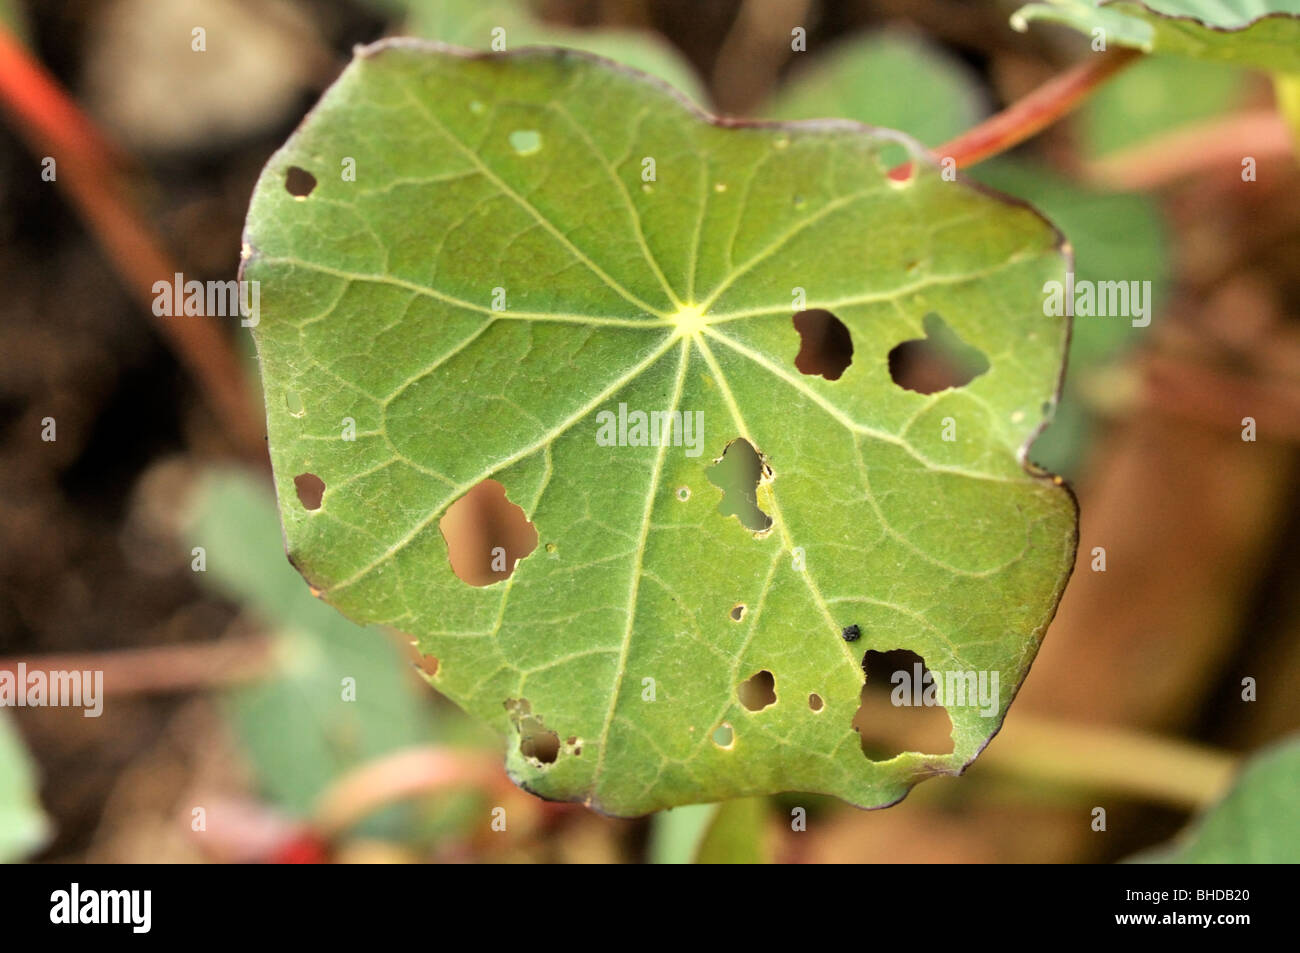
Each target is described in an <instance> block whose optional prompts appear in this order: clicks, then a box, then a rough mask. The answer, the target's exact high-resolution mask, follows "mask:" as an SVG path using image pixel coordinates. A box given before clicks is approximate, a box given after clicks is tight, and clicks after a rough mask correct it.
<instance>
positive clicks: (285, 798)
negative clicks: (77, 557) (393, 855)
mask: <svg viewBox="0 0 1300 953" xmlns="http://www.w3.org/2000/svg"><path fill="white" fill-rule="evenodd" d="M274 513H275V510H274V504H273V502H272V500H271V499H270V498H269V496H268V495H267V494H266V493H265V491H263V490H262V489H261V487H260V486H259V485H258V484H257V482H256V481H255V480H254V478H253V477H252V476H251V475H249V474H246V473H244V472H242V471H233V470H218V471H213V472H211V473H209V474H207V475H206V476H205V477H204V479H203V481H202V482H201V483H200V485H199V486H198V487H197V488H196V491H195V495H194V499H193V503H192V505H191V512H190V525H189V528H188V530H187V535H188V537H189V539H190V541H191V543H192V545H195V546H202V547H204V549H205V550H206V558H207V572H206V573H203V574H202V576H201V578H202V580H203V581H204V582H206V583H209V584H210V585H212V586H213V587H214V588H216V589H218V590H219V591H221V592H222V593H223V594H225V595H227V596H229V597H231V598H234V599H236V600H238V601H240V602H241V603H242V604H244V605H246V606H248V607H249V609H250V611H252V612H253V613H254V614H255V615H256V616H258V617H259V618H260V619H261V620H262V621H263V622H265V623H267V624H269V625H271V626H273V627H274V638H275V641H276V649H275V656H276V658H277V659H278V660H279V662H280V668H279V669H278V670H277V672H276V673H275V674H274V675H273V676H272V677H270V678H268V679H266V680H265V681H259V682H255V683H250V684H246V685H242V686H239V687H237V688H234V689H231V690H230V691H229V692H228V695H227V698H228V703H229V710H230V713H231V717H232V719H233V724H234V726H235V728H236V731H237V732H238V734H239V738H240V741H241V743H242V746H243V749H244V751H245V752H246V753H247V754H248V756H249V758H250V760H251V762H252V765H253V767H254V769H255V771H256V773H257V777H258V779H259V781H260V783H261V785H262V788H263V790H264V792H265V793H266V794H267V796H268V797H270V798H271V799H272V800H274V801H275V802H276V803H277V804H279V805H281V806H282V807H284V808H286V809H287V810H289V811H291V812H294V813H297V814H300V815H303V814H307V813H308V812H309V811H310V810H311V808H312V806H313V805H314V803H315V801H316V799H317V797H318V796H319V795H320V794H321V792H322V791H324V790H325V788H327V787H328V786H329V784H330V783H331V782H332V781H334V780H335V779H336V778H337V777H338V776H339V775H341V774H343V773H344V772H346V771H348V770H349V769H351V768H353V767H356V766H358V765H360V764H362V763H364V762H365V761H368V760H370V759H372V758H375V757H378V756H380V755H383V754H387V753H389V752H392V751H397V750H399V749H402V748H406V747H410V746H414V745H420V744H428V743H430V742H431V741H433V740H434V739H435V738H436V739H437V740H439V741H440V742H444V743H447V742H451V743H456V742H457V741H460V742H462V743H464V742H465V741H467V740H471V739H473V738H474V737H475V736H474V734H473V733H472V732H468V731H467V730H466V728H465V727H464V726H458V725H457V722H458V721H459V719H455V718H448V717H445V716H444V717H441V718H439V717H437V716H436V715H435V712H434V709H433V706H432V705H431V698H429V697H426V693H425V692H422V691H421V686H420V682H419V681H418V680H417V679H416V678H415V677H414V676H413V674H412V672H411V663H410V662H409V661H408V660H407V659H406V658H405V657H403V655H402V653H401V652H400V651H399V650H398V648H397V646H395V645H394V644H393V641H392V639H391V638H390V637H389V636H387V635H386V634H385V633H383V632H380V631H376V630H369V631H367V630H365V629H362V628H361V627H359V626H357V625H354V624H353V623H351V622H349V621H348V620H347V619H345V618H344V617H343V616H341V615H339V614H338V613H337V612H335V611H334V610H333V609H331V608H329V607H328V606H325V605H322V604H321V603H320V602H319V601H318V600H316V599H314V598H313V597H312V596H311V594H310V592H309V591H308V590H307V588H306V587H305V586H303V584H302V578H301V577H300V576H299V575H298V574H297V573H296V572H294V570H293V568H292V567H291V566H290V565H289V564H288V562H287V561H286V560H285V558H284V547H283V541H282V539H281V538H280V535H279V534H278V533H277V532H276V530H275V515H274ZM345 678H351V679H354V680H355V686H356V693H355V694H356V700H355V701H346V700H344V697H343V679H345ZM393 829H394V830H396V829H398V828H396V827H395V828H393Z"/></svg>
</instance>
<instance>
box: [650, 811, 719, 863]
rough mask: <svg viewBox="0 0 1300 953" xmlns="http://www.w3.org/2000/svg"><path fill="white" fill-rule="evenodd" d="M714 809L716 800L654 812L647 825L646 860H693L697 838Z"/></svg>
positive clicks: (657, 861)
mask: <svg viewBox="0 0 1300 953" xmlns="http://www.w3.org/2000/svg"><path fill="white" fill-rule="evenodd" d="M717 813H718V805H717V804H688V805H686V806H685V807H674V808H670V809H669V810H667V811H660V812H658V813H657V814H655V815H654V820H653V821H652V823H651V827H650V845H649V849H648V853H649V857H648V859H649V861H650V863H652V864H690V863H694V861H695V857H696V854H697V853H698V852H699V849H700V841H701V840H703V838H704V835H705V833H707V831H708V830H709V826H710V825H711V824H712V823H713V818H714V816H715V815H716V814H717Z"/></svg>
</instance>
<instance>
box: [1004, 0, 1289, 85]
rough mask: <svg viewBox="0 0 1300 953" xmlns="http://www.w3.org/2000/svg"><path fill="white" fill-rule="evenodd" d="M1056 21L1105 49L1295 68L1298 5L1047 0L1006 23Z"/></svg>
mask: <svg viewBox="0 0 1300 953" xmlns="http://www.w3.org/2000/svg"><path fill="white" fill-rule="evenodd" d="M1034 20H1045V21H1048V22H1054V23H1062V24H1065V25H1066V26H1070V27H1073V28H1074V29H1076V30H1079V31H1081V32H1083V33H1087V34H1089V36H1092V35H1093V31H1094V30H1096V29H1102V30H1104V31H1105V36H1106V42H1107V44H1108V45H1111V44H1118V45H1120V46H1127V47H1132V48H1134V49H1139V50H1142V51H1144V52H1146V53H1172V54H1175V55H1178V56H1194V57H1197V58H1204V59H1212V60H1220V61H1222V62H1225V63H1235V64H1237V65H1239V66H1253V67H1257V68H1259V69H1269V70H1285V71H1288V72H1298V71H1300V0H1229V2H1222V0H1149V2H1147V3H1137V2H1132V0H1047V2H1045V3H1031V4H1028V5H1026V6H1024V7H1021V8H1020V9H1019V10H1018V11H1016V13H1015V15H1014V16H1013V17H1012V18H1011V23H1012V25H1013V26H1014V27H1015V28H1016V29H1018V30H1024V29H1026V28H1027V26H1028V24H1029V23H1030V22H1031V21H1034Z"/></svg>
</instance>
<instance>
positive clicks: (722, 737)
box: [713, 721, 736, 748]
mask: <svg viewBox="0 0 1300 953" xmlns="http://www.w3.org/2000/svg"><path fill="white" fill-rule="evenodd" d="M735 740H736V733H735V732H734V731H732V730H731V725H730V724H729V723H728V722H725V721H724V722H723V723H722V724H720V725H718V727H716V728H714V729H713V743H714V744H715V745H717V746H718V747H719V748H730V747H731V746H732V744H733V743H734V742H735Z"/></svg>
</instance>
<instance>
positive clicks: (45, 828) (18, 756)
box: [0, 711, 50, 863]
mask: <svg viewBox="0 0 1300 953" xmlns="http://www.w3.org/2000/svg"><path fill="white" fill-rule="evenodd" d="M49 835H50V826H49V821H47V820H46V817H45V812H44V811H42V810H41V805H40V801H39V800H37V796H36V773H35V769H34V768H33V766H32V762H31V758H30V757H28V754H27V749H26V748H24V747H23V740H22V738H21V737H20V736H19V734H18V732H17V731H16V730H15V729H14V726H13V722H12V721H11V720H10V719H9V713H8V712H5V711H0V863H9V862H10V861H15V860H22V859H23V858H24V857H27V856H28V855H29V854H32V853H34V852H35V851H36V850H38V849H39V848H40V847H41V845H42V844H44V843H45V841H46V840H47V839H48V837H49Z"/></svg>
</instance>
